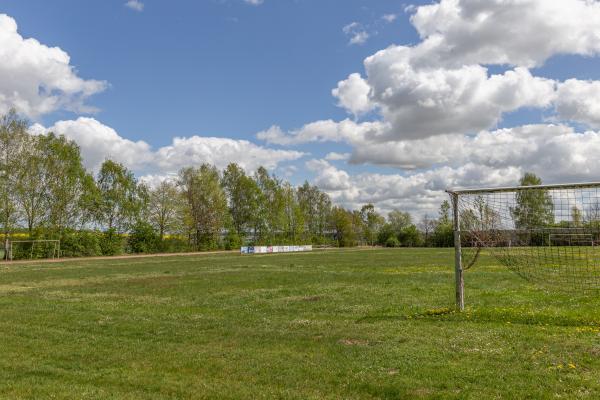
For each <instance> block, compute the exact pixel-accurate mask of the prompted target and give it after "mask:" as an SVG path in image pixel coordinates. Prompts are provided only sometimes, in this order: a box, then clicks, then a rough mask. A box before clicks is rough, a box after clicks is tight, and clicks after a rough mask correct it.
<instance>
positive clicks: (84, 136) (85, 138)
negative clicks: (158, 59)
mask: <svg viewBox="0 0 600 400" xmlns="http://www.w3.org/2000/svg"><path fill="white" fill-rule="evenodd" d="M30 130H31V132H32V133H34V134H45V133H47V132H54V133H55V134H58V135H64V136H65V137H67V138H69V139H72V140H74V141H75V142H76V143H77V144H78V145H79V146H80V148H81V153H82V157H83V160H84V163H85V165H86V167H87V168H88V169H90V170H94V171H97V170H98V169H99V167H100V165H101V164H102V162H103V161H104V160H105V159H106V158H110V159H113V160H115V161H118V162H121V163H123V164H124V165H126V166H127V167H129V168H131V169H132V170H134V171H135V172H136V173H138V174H140V175H145V176H153V178H152V179H153V180H156V179H157V178H156V177H157V176H159V177H160V176H165V175H167V176H168V175H169V174H175V173H177V171H178V170H179V169H181V168H183V167H188V166H197V165H200V164H202V163H211V164H213V165H216V166H217V167H218V168H224V167H226V166H227V164H229V163H231V162H237V163H238V164H239V165H240V166H241V167H243V168H244V169H246V170H248V171H253V170H255V169H257V168H258V167H259V166H261V165H262V166H264V167H265V168H267V169H274V168H276V167H277V166H278V165H279V164H281V163H283V162H286V161H293V160H297V159H299V158H301V157H303V156H304V153H302V152H299V151H291V150H277V149H269V148H266V147H263V146H259V145H256V144H254V143H252V142H249V141H247V140H235V139H227V138H217V137H203V136H191V137H186V138H184V137H176V138H174V139H173V142H172V143H171V144H170V145H168V146H164V147H160V148H158V149H152V148H151V146H150V145H149V144H148V143H146V142H144V141H132V140H129V139H126V138H123V137H122V136H120V135H119V134H118V133H117V132H116V131H115V130H114V129H112V128H111V127H109V126H106V125H104V124H102V123H101V122H99V121H97V120H96V119H94V118H84V117H80V118H78V119H77V120H72V121H59V122H57V123H55V124H54V125H53V126H51V127H49V128H45V127H43V126H41V125H39V124H35V125H33V126H32V127H31V129H30ZM149 179H150V178H149Z"/></svg>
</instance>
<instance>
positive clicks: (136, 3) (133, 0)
mask: <svg viewBox="0 0 600 400" xmlns="http://www.w3.org/2000/svg"><path fill="white" fill-rule="evenodd" d="M125 7H128V8H131V9H132V10H134V11H138V12H142V11H144V3H142V2H141V1H140V0H129V1H127V2H126V3H125Z"/></svg>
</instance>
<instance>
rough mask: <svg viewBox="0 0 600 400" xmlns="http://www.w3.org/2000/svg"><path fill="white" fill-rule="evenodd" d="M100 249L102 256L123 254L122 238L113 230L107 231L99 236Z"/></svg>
mask: <svg viewBox="0 0 600 400" xmlns="http://www.w3.org/2000/svg"><path fill="white" fill-rule="evenodd" d="M100 249H101V251H102V255H103V256H116V255H119V254H123V251H124V249H123V237H122V236H121V235H119V234H118V233H117V230H116V229H115V228H112V229H109V230H107V231H106V232H104V233H102V234H101V236H100Z"/></svg>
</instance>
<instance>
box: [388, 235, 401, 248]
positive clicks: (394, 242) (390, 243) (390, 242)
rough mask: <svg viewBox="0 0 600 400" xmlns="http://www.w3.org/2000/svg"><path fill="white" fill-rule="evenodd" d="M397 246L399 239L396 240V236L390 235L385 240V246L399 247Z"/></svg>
mask: <svg viewBox="0 0 600 400" xmlns="http://www.w3.org/2000/svg"><path fill="white" fill-rule="evenodd" d="M399 246H400V241H399V240H398V238H397V237H396V236H390V237H389V238H387V240H386V241H385V247H399Z"/></svg>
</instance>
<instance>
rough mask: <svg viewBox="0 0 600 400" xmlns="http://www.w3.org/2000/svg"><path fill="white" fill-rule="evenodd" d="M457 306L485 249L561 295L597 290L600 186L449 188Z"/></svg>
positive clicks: (461, 305) (599, 283) (460, 305)
mask: <svg viewBox="0 0 600 400" xmlns="http://www.w3.org/2000/svg"><path fill="white" fill-rule="evenodd" d="M447 193H448V194H449V195H450V198H451V200H452V212H453V223H454V248H455V278H456V305H457V307H458V308H459V309H461V310H462V309H464V277H463V273H464V271H465V270H467V269H469V268H471V267H473V266H474V265H475V264H476V263H477V260H478V259H479V257H480V254H481V252H482V251H483V250H484V249H485V251H486V252H487V253H489V254H491V255H492V256H494V257H496V259H497V260H498V261H499V262H500V263H501V264H503V265H505V266H506V267H508V268H509V269H511V270H512V271H514V272H516V273H517V274H518V275H520V276H521V277H523V278H525V279H527V280H529V281H532V282H535V283H536V284H538V285H541V286H544V287H551V288H554V289H559V290H563V291H590V290H599V289H600V246H598V244H600V183H580V184H560V185H538V186H515V187H503V188H492V189H468V190H447Z"/></svg>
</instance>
